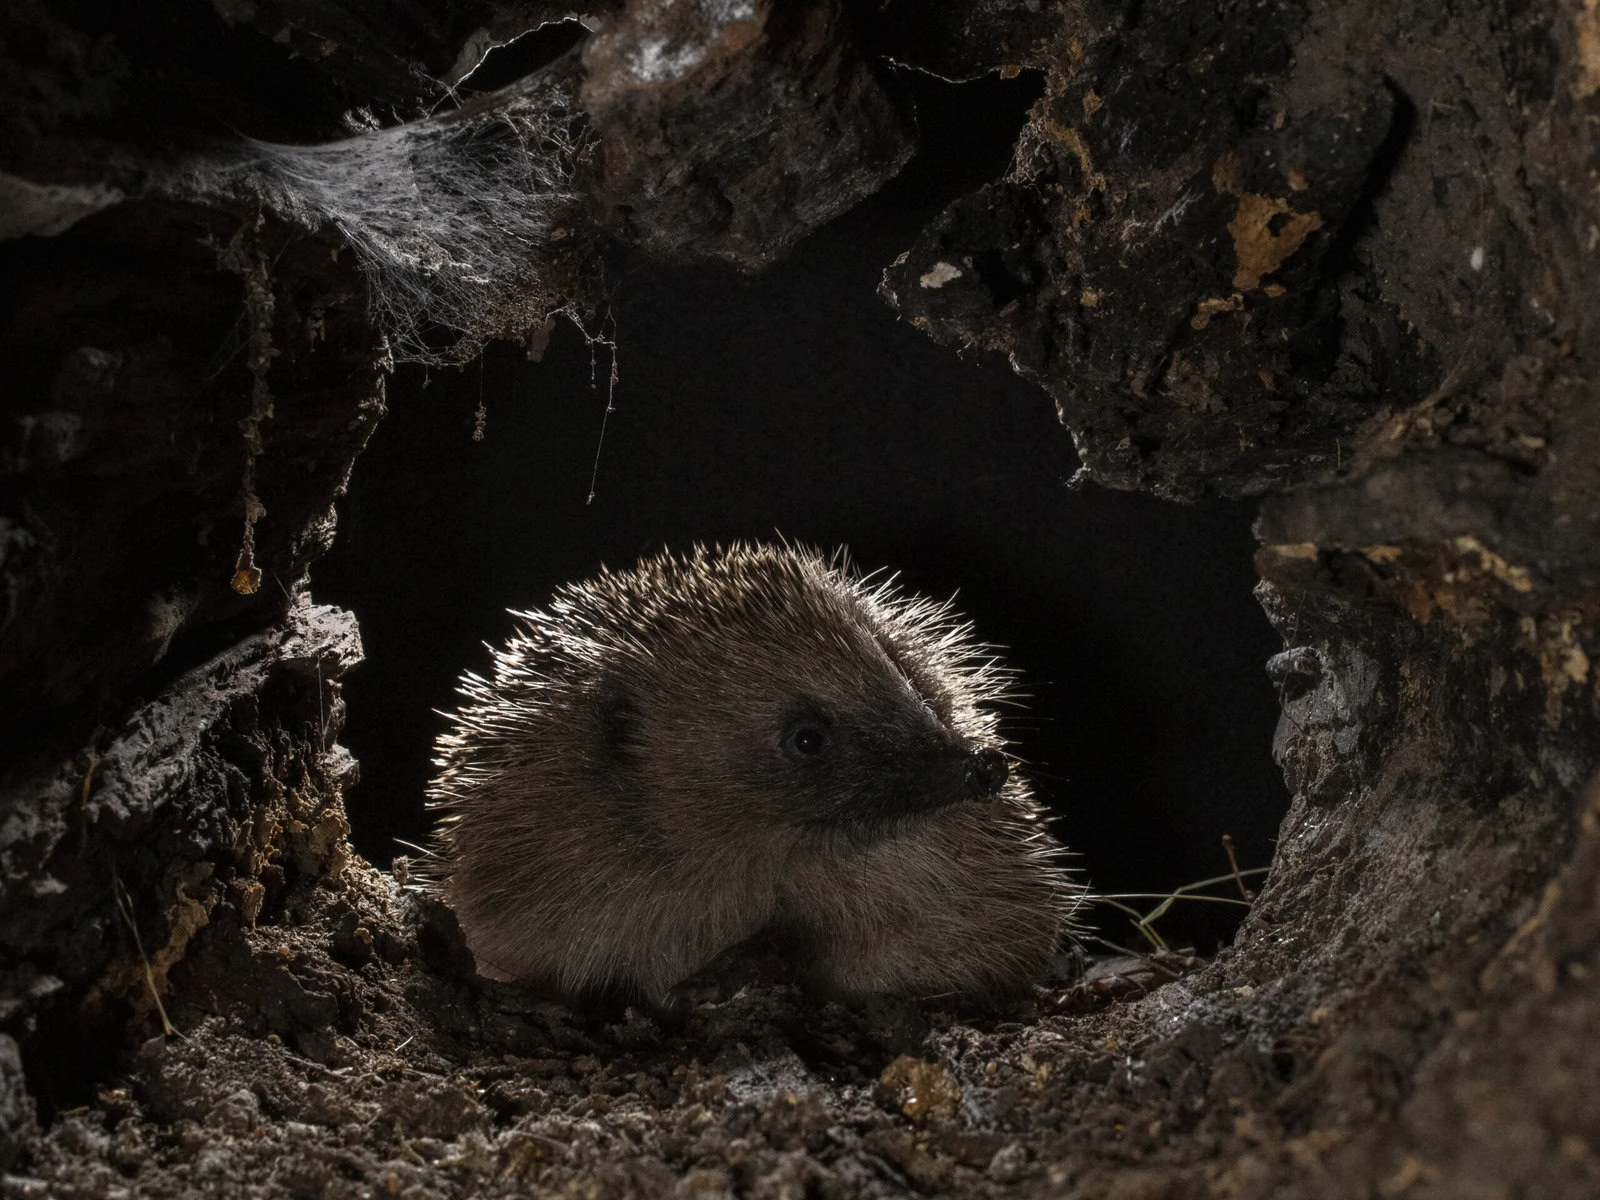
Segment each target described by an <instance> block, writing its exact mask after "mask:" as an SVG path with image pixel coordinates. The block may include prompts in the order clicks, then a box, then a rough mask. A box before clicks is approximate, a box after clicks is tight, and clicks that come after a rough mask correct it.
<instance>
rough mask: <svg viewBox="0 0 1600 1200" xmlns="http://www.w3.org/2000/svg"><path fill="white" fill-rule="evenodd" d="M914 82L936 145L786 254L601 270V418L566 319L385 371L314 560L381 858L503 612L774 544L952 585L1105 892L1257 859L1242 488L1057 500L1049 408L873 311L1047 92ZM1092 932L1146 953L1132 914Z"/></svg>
mask: <svg viewBox="0 0 1600 1200" xmlns="http://www.w3.org/2000/svg"><path fill="white" fill-rule="evenodd" d="M914 86H915V88H916V91H917V95H918V103H919V107H920V109H921V110H922V113H923V127H924V128H925V129H938V130H941V131H944V136H943V138H942V139H941V140H940V141H938V142H937V143H934V144H930V145H927V146H925V147H924V148H923V150H922V151H921V153H920V154H919V155H918V156H917V158H916V159H914V160H913V162H912V163H911V164H910V165H909V166H908V167H907V169H906V170H905V171H904V172H903V173H902V174H901V176H900V177H899V178H898V179H896V180H895V181H894V182H893V183H891V184H890V185H889V186H888V187H887V188H885V189H884V190H883V191H882V192H881V193H880V194H878V195H877V196H875V197H873V198H872V199H870V200H869V201H867V202H866V203H864V204H862V205H861V206H859V207H858V208H857V209H856V210H854V211H853V212H851V213H849V214H847V215H846V216H845V217H844V218H842V219H841V220H839V221H837V222H835V223H834V224H833V225H832V226H830V227H828V228H826V229H824V230H822V231H821V232H820V233H818V234H816V235H814V236H812V237H811V238H809V239H808V240H807V241H805V242H803V243H802V244H801V245H800V246H799V247H798V248H797V249H796V250H795V251H794V253H793V254H792V255H791V256H790V257H789V258H788V259H786V260H785V261H784V262H782V263H780V264H778V265H777V266H775V267H773V268H772V269H770V270H768V271H766V272H765V273H763V274H760V275H757V276H745V275H740V274H738V273H737V272H735V271H733V270H731V269H723V268H714V267H671V266H662V265H659V264H646V263H643V262H638V261H633V262H624V263H620V264H618V266H617V273H616V275H615V277H614V278H615V280H616V282H615V285H614V290H613V296H614V299H613V303H612V309H611V316H612V317H613V318H614V339H615V342H616V354H617V365H618V371H619V382H618V384H617V386H616V391H615V411H614V412H612V413H611V414H610V415H609V417H606V414H605V411H604V410H605V408H606V402H607V377H608V373H609V371H610V368H611V350H610V349H609V348H608V347H607V346H605V345H600V344H593V343H586V342H585V340H584V339H583V337H581V336H580V335H579V334H578V332H577V331H576V330H574V329H573V328H572V327H571V326H570V325H568V324H567V323H565V322H558V324H557V325H556V327H555V329H554V331H553V334H552V337H551V340H550V344H549V346H548V348H547V350H546V352H545V353H544V354H543V356H542V359H541V361H538V362H532V361H529V360H528V359H527V358H526V356H525V355H524V354H523V353H522V351H521V350H520V349H519V348H516V347H511V346H506V345H497V346H494V347H492V348H491V350H490V351H489V353H488V354H487V355H485V356H484V357H483V358H482V359H481V360H480V361H477V362H474V363H472V364H470V365H469V366H468V367H466V368H465V369H463V370H461V371H443V372H440V371H434V372H431V373H428V372H424V371H423V370H421V369H420V368H407V369H404V370H402V371H401V372H400V373H399V374H398V375H397V376H396V377H395V378H394V379H393V380H392V381H391V387H390V391H389V408H390V412H389V415H388V417H386V418H385V420H384V422H383V423H382V425H381V426H380V427H379V429H378V431H377V432H376V434H375V435H374V437H373V440H372V444H371V446H370V447H369V448H368V450H367V451H366V453H365V455H364V456H363V458H362V459H361V461H360V462H359V464H358V466H357V468H356V470H355V472H354V475H353V477H352V480H351V484H350V491H349V495H348V496H347V497H346V498H345V499H344V500H343V501H342V502H341V504H340V506H339V523H340V528H339V536H338V540H337V542H336V544H335V547H334V549H333V551H332V552H331V553H330V554H329V555H328V557H327V558H326V559H325V560H324V561H323V562H321V563H320V564H318V565H317V567H316V568H315V569H314V572H313V581H314V592H315V595H316V597H317V599H318V600H319V601H322V602H327V603H335V604H339V605H342V606H345V607H348V608H350V609H352V610H353V611H354V612H355V613H356V615H357V616H358V618H359V619H360V622H361V628H362V635H363V638H364V641H365V646H366V652H367V661H366V662H365V663H364V664H363V665H362V666H361V667H360V668H359V669H358V670H357V671H356V672H355V673H354V674H353V675H352V676H351V677H350V679H349V680H348V682H347V684H346V699H347V701H348V709H349V723H348V726H347V728H346V730H345V733H344V735H343V739H342V740H343V741H344V743H345V744H346V745H347V746H348V747H349V748H350V749H351V751H352V752H353V753H354V754H355V755H356V757H357V758H358V759H359V760H360V763H361V782H360V783H359V784H358V785H357V786H356V787H355V788H354V789H353V790H352V791H351V792H350V794H349V795H348V796H347V798H346V801H347V806H348V809H349V815H350V821H351V824H352V827H353V835H352V837H353V840H354V842H355V845H356V847H357V848H358V850H360V852H361V853H362V854H364V855H365V856H367V857H368V858H369V859H371V860H372V861H374V862H377V863H387V862H389V861H390V860H391V859H392V857H393V856H394V855H395V854H397V853H410V852H411V851H409V850H408V849H407V846H406V844H405V843H413V844H426V840H427V837H428V828H429V821H428V816H427V814H426V813H425V811H424V808H423V791H424V787H425V785H426V782H427V779H428V776H429V773H430V766H429V762H430V758H431V755H432V743H433V739H434V737H435V736H436V735H437V733H438V732H439V731H440V729H441V727H442V724H443V721H442V718H440V717H439V716H438V715H437V714H436V712H435V710H441V709H442V710H450V709H452V708H454V707H455V696H454V688H455V682H456V679H457V677H458V676H459V675H460V673H461V672H462V671H463V670H466V669H473V670H482V669H483V668H484V667H485V666H486V665H487V661H488V654H487V651H486V650H485V649H484V647H483V645H482V643H484V642H491V643H497V642H499V641H500V640H502V639H503V638H504V637H505V636H506V635H507V634H508V633H509V632H510V630H511V622H510V619H509V618H508V617H507V616H506V615H505V610H506V609H507V608H527V607H538V606H541V605H543V604H544V603H545V602H546V601H547V600H548V598H549V596H550V593H551V592H552V590H553V589H554V588H555V587H556V586H557V585H559V584H561V583H563V582H568V581H573V580H578V579H582V578H586V577H588V576H589V575H591V574H593V573H594V572H595V571H596V570H597V569H598V568H599V567H600V565H601V564H607V565H610V566H613V567H621V566H626V565H631V563H632V562H633V561H634V560H635V559H636V558H638V557H639V556H640V555H642V554H645V553H649V552H653V551H655V550H658V549H660V548H661V547H662V546H663V545H666V546H670V547H672V548H674V549H677V550H683V549H687V548H688V546H689V545H690V544H691V543H693V542H695V541H704V542H724V543H725V542H727V541H729V540H732V539H736V538H747V539H770V538H772V537H773V536H774V535H775V534H778V533H781V534H782V536H784V537H787V538H790V539H794V540H797V541H800V542H804V543H807V544H811V545H816V546H820V547H824V548H831V547H834V546H837V545H848V546H849V547H850V551H851V554H852V557H853V559H854V560H855V561H856V562H857V563H858V564H860V565H861V566H862V567H864V568H866V569H868V570H871V569H876V568H880V567H887V568H889V569H891V570H896V571H899V572H900V574H901V578H902V580H903V582H904V584H905V585H906V587H907V588H909V589H910V590H912V591H915V592H918V593H922V594H925V595H929V596H933V597H938V598H944V597H947V596H950V595H952V594H958V599H957V607H958V608H959V609H960V610H961V611H962V612H963V613H964V614H965V615H966V616H968V617H969V618H971V619H972V620H973V621H974V623H975V625H976V628H977V631H978V634H979V636H980V637H981V638H982V639H984V640H985V641H988V642H991V643H994V644H996V645H998V646H1001V647H1003V648H1004V651H1003V657H1004V658H1005V660H1006V661H1007V663H1008V664H1009V665H1011V666H1012V667H1014V668H1017V669H1018V670H1019V671H1020V672H1021V674H1022V690H1023V691H1024V692H1025V693H1027V694H1028V695H1029V696H1030V697H1031V699H1030V700H1029V701H1028V704H1027V706H1026V709H1025V710H1024V711H1021V712H1019V713H1016V714H1015V715H1012V716H1010V717H1008V718H1007V720H1006V729H1007V733H1008V736H1009V737H1010V738H1011V739H1012V740H1013V742H1014V746H1013V750H1014V752H1015V754H1016V755H1017V756H1018V757H1019V758H1020V759H1021V761H1022V762H1023V763H1024V768H1023V769H1024V771H1025V773H1026V774H1027V776H1028V777H1029V779H1030V780H1031V782H1032V784H1033V786H1034V788H1035V790H1036V792H1037V793H1038V794H1039V795H1040V797H1041V798H1042V799H1043V800H1044V801H1045V802H1046V803H1047V804H1049V805H1050V807H1051V808H1052V810H1053V811H1054V813H1055V814H1056V818H1057V832H1058V834H1059V836H1060V837H1061V839H1062V840H1063V842H1065V844H1066V845H1067V846H1068V847H1069V848H1070V849H1071V850H1072V851H1073V853H1074V856H1075V858H1074V866H1075V867H1076V868H1077V869H1078V870H1079V871H1080V872H1081V873H1082V875H1083V877H1084V878H1085V880H1086V881H1087V882H1088V883H1089V885H1090V886H1091V887H1092V888H1093V889H1094V890H1096V891H1099V892H1114V893H1121V892H1154V893H1162V892H1166V891H1169V890H1170V889H1173V888H1176V887H1179V886H1182V885H1184V884H1188V883H1192V882H1195V881H1197V880H1200V879H1204V878H1208V877H1212V876H1217V875H1221V874H1224V873H1226V872H1227V870H1228V859H1227V857H1226V855H1225V852H1224V850H1223V845H1222V838H1223V836H1224V835H1229V836H1231V837H1232V839H1233V841H1234V843H1235V844H1236V846H1237V848H1238V855H1239V860H1240V864H1241V866H1245V867H1264V866H1266V865H1267V864H1268V863H1269V862H1270V860H1271V856H1272V850H1273V838H1274V835H1275V833H1276V830H1277V826H1278V823H1279V821H1280V819H1281V817H1282V815H1283V812H1284V809H1285V807H1286V804H1287V793H1286V790H1285V788H1284V784H1283V781H1282V778H1281V775H1280V773H1279V770H1278V768H1277V766H1276V764H1275V763H1274V762H1273V760H1272V757H1271V742H1272V731H1273V727H1274V723H1275V721H1276V719H1277V711H1278V706H1277V703H1276V699H1275V696H1274V694H1273V690H1272V687H1271V684H1270V682H1269V680H1268V679H1267V676H1266V674H1265V671H1264V663H1265V661H1266V659H1267V658H1268V657H1270V656H1271V655H1272V654H1273V653H1275V652H1276V651H1277V650H1278V649H1279V648H1280V646H1279V643H1278V640H1277V638H1276V637H1275V636H1274V634H1273V633H1272V631H1271V630H1270V628H1269V626H1268V624H1267V621H1266V619H1265V617H1264V616H1263V615H1262V613H1261V611H1260V609H1259V607H1258V606H1257V604H1256V602H1255V600H1254V599H1253V597H1252V588H1253V586H1254V584H1255V582H1256V574H1255V571H1254V569H1253V567H1252V564H1251V552H1252V550H1253V547H1254V541H1253V538H1252V537H1251V534H1250V530H1249V523H1250V521H1251V518H1252V515H1253V511H1254V510H1253V506H1251V505H1249V504H1225V503H1220V502H1211V503H1205V504H1200V505H1195V506H1192V507H1185V506H1177V505H1172V504H1168V503H1164V502H1160V501H1157V500H1154V499H1152V498H1150V497H1147V496H1142V495H1133V494H1123V493H1115V492H1110V491H1105V490H1102V489H1099V488H1095V487H1092V486H1091V487H1086V488H1079V489H1075V488H1073V487H1072V486H1071V483H1070V481H1071V480H1072V477H1073V475H1074V472H1075V471H1076V469H1077V465H1078V464H1077V458H1076V455H1075V453H1074V451H1073V448H1072V444H1071V440H1070V438H1069V436H1068V434H1067V432H1066V430H1065V429H1063V428H1062V427H1061V426H1060V425H1059V424H1058V423H1057V421H1056V420H1055V415H1054V413H1053V411H1052V409H1051V405H1050V402H1049V400H1048V398H1047V397H1046V396H1045V395H1043V393H1041V392H1040V391H1038V390H1037V389H1036V388H1034V387H1033V386H1032V385H1030V384H1028V383H1026V382H1024V381H1023V380H1021V379H1019V378H1018V377H1017V376H1016V375H1014V374H1013V373H1012V371H1011V370H1010V368H1009V366H1008V365H1007V364H1006V363H1005V362H1004V361H1003V360H1002V359H1001V358H999V357H998V356H995V355H990V354H986V353H981V352H970V353H968V354H966V355H964V356H956V355H952V354H951V353H950V352H949V351H948V350H946V349H943V348H941V347H938V346H936V345H934V344H933V343H932V342H931V341H929V340H928V339H927V338H926V337H925V336H924V335H923V334H922V333H921V332H919V331H918V330H916V329H914V328H912V327H911V326H910V325H908V324H906V323H904V322H902V321H899V320H898V319H897V318H896V316H895V314H894V313H893V312H892V311H891V310H890V309H889V308H888V307H887V306H886V305H884V304H883V303H882V302H881V301H880V300H879V299H878V298H877V296H876V295H875V291H876V286H877V283H878V280H879V276H880V273H881V271H882V269H883V268H884V267H885V266H886V265H887V264H888V263H889V262H891V261H892V260H893V259H894V258H895V256H896V255H897V254H899V253H900V252H901V251H902V250H903V249H905V248H906V247H907V246H908V245H909V244H910V243H911V241H912V239H913V237H914V236H915V235H916V233H917V231H918V230H919V229H920V228H921V227H922V226H923V225H924V224H925V223H926V222H927V221H928V220H929V219H931V218H932V217H933V216H934V215H935V214H936V213H937V212H938V210H939V209H940V208H941V207H942V206H943V205H944V204H945V203H947V202H948V201H950V200H951V199H954V198H955V197H956V196H958V195H961V194H963V193H964V192H967V191H970V190H972V189H973V188H975V187H977V186H979V185H981V184H982V183H983V182H985V181H986V180H989V179H992V178H994V177H996V176H997V175H999V174H1001V173H1002V172H1004V170H1005V169H1006V167H1007V162H1008V156H1009V154H1010V146H1011V145H1012V143H1013V142H1014V140H1015V137H1014V135H1015V131H1016V129H1017V128H1019V127H1020V125H1021V123H1022V121H1023V119H1024V115H1025V111H1026V109H1027V106H1028V105H1029V104H1030V103H1031V102H1032V101H1033V100H1034V98H1035V97H1036V96H1037V94H1038V87H1039V85H1038V82H1037V80H1036V79H1033V78H1032V77H1030V76H1028V75H1024V76H1023V77H1021V78H1018V79H1014V80H1009V81H1008V80H1000V79H993V78H991V79H988V80H984V81H980V82H977V83H971V84H964V85H952V84H946V83H943V82H940V81H936V80H932V79H929V78H925V77H918V78H917V79H916V80H915V84H914ZM603 418H604V420H605V434H604V438H603V440H601V436H600V435H601V427H602V420H603ZM475 431H481V433H482V438H481V440H475V437H474V433H475ZM591 481H592V483H593V486H594V493H595V494H594V499H593V502H592V503H586V500H587V498H588V497H589V494H590V488H591ZM1153 904H1154V902H1153V901H1152V902H1145V903H1144V904H1143V907H1144V908H1145V909H1146V910H1148V909H1149V908H1150V907H1152V906H1153ZM1243 912H1244V909H1243V908H1242V907H1241V908H1235V907H1231V906H1224V905H1218V904H1198V903H1197V904H1186V905H1178V906H1175V908H1174V910H1173V911H1172V912H1171V913H1169V914H1168V915H1167V916H1166V917H1165V918H1163V920H1162V922H1161V924H1160V926H1159V929H1160V931H1161V932H1162V934H1163V936H1164V937H1165V938H1166V940H1167V941H1168V942H1169V943H1171V944H1173V945H1175V946H1177V945H1194V946H1195V947H1196V948H1197V949H1198V950H1200V951H1201V952H1204V953H1210V952H1212V951H1214V950H1215V949H1216V947H1217V946H1218V944H1220V943H1224V942H1226V941H1227V940H1228V939H1229V938H1231V935H1232V930H1233V929H1234V928H1235V927H1236V925H1237V923H1238V919H1239V915H1240V914H1242V913H1243ZM1089 919H1090V920H1091V922H1092V923H1094V924H1096V925H1097V926H1098V927H1099V928H1100V929H1101V930H1102V931H1103V932H1104V933H1105V936H1106V937H1107V938H1108V939H1109V940H1111V941H1115V942H1118V943H1120V944H1123V945H1126V946H1129V947H1130V948H1135V947H1136V944H1137V942H1138V936H1139V935H1138V934H1137V933H1136V932H1135V931H1134V930H1133V929H1131V928H1130V926H1129V923H1128V920H1127V919H1126V917H1125V916H1123V915H1121V914H1119V913H1117V912H1115V911H1112V910H1111V909H1109V908H1105V907H1100V908H1097V909H1096V910H1095V911H1094V912H1092V913H1091V914H1090V915H1089Z"/></svg>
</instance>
